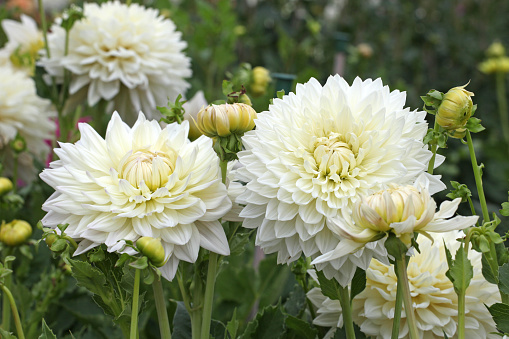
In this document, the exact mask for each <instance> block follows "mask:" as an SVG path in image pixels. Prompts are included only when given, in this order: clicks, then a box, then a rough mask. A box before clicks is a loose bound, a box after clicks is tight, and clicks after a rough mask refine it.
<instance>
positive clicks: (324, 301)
mask: <svg viewBox="0 0 509 339" xmlns="http://www.w3.org/2000/svg"><path fill="white" fill-rule="evenodd" d="M461 237H463V233H462V232H459V231H452V232H447V233H441V234H433V235H432V238H433V239H434V243H433V244H432V243H431V241H430V240H429V239H427V238H426V237H423V236H420V237H419V238H418V240H417V242H418V243H419V248H420V251H421V253H420V254H419V253H416V255H414V256H412V257H411V258H410V261H409V263H408V269H407V272H408V280H409V284H410V293H411V295H412V304H413V305H414V314H415V319H416V323H417V328H418V330H419V336H420V338H424V339H431V338H443V337H444V332H445V333H446V334H447V337H449V338H453V337H454V336H455V335H456V331H457V324H458V317H457V314H458V298H457V296H456V293H455V292H454V287H453V285H452V283H451V281H450V280H449V279H448V278H447V277H446V275H445V272H447V270H448V267H447V259H446V257H445V250H444V242H445V244H446V246H447V248H448V249H449V250H451V253H453V255H454V253H455V252H456V251H457V249H458V247H459V245H460V243H459V242H458V241H456V238H461ZM468 253H469V255H468V257H469V259H470V261H471V263H472V266H473V267H474V276H473V278H472V281H471V282H470V286H469V287H468V289H467V291H466V298H465V300H466V306H465V309H466V319H465V323H466V329H467V333H468V337H469V338H499V337H498V336H496V335H490V334H489V333H490V332H496V328H495V323H494V322H493V319H492V317H491V315H490V313H489V312H488V310H487V308H486V307H485V306H484V305H485V304H486V305H488V306H489V305H492V304H494V303H496V302H500V294H499V293H498V289H497V286H496V285H493V284H490V283H488V282H487V281H486V280H485V279H484V277H483V275H482V272H481V271H482V264H481V254H480V253H478V252H475V251H473V250H471V251H469V252H468ZM366 276H367V281H366V289H365V290H364V291H363V292H362V293H360V294H359V295H357V296H356V297H355V298H354V300H353V309H352V313H353V319H354V322H355V323H356V324H357V325H359V327H360V329H361V331H362V332H364V334H366V335H368V336H371V337H372V338H379V339H388V338H390V337H391V330H392V321H393V318H394V305H395V300H396V281H397V278H396V273H395V272H394V266H392V265H391V266H388V265H385V264H382V263H381V262H379V261H378V260H373V261H372V262H371V264H370V266H369V268H368V270H367V271H366ZM308 297H309V298H310V300H311V301H312V302H313V304H314V305H315V306H316V307H317V308H318V311H317V314H318V316H317V317H316V318H315V320H314V321H313V322H314V323H315V324H317V325H320V326H325V327H333V328H335V327H338V326H342V315H341V305H340V303H339V301H338V300H330V299H329V298H327V297H325V296H323V295H322V294H321V292H320V290H319V289H317V288H316V289H313V290H311V291H310V292H309V294H308ZM330 332H332V331H330ZM399 337H400V338H406V337H408V327H407V325H406V318H405V311H404V306H403V311H402V316H401V327H400V333H399Z"/></svg>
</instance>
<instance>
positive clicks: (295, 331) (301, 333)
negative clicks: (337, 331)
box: [285, 315, 318, 339]
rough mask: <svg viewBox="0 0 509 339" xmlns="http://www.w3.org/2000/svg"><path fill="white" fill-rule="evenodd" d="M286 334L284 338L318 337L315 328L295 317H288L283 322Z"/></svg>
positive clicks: (308, 338) (309, 338) (307, 338)
mask: <svg viewBox="0 0 509 339" xmlns="http://www.w3.org/2000/svg"><path fill="white" fill-rule="evenodd" d="M285 324H286V327H287V328H288V333H287V334H286V337H292V336H293V338H299V339H314V338H316V337H317V336H318V331H317V329H316V328H314V327H313V326H311V324H310V323H308V322H307V321H304V320H301V319H299V318H297V317H294V316H291V315H289V316H288V317H286V320H285Z"/></svg>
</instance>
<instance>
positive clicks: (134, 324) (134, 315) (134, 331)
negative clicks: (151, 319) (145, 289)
mask: <svg viewBox="0 0 509 339" xmlns="http://www.w3.org/2000/svg"><path fill="white" fill-rule="evenodd" d="M140 275H141V270H138V269H136V270H135V273H134V288H133V304H132V311H131V335H130V337H129V338H130V339H137V338H138V300H139V296H140Z"/></svg>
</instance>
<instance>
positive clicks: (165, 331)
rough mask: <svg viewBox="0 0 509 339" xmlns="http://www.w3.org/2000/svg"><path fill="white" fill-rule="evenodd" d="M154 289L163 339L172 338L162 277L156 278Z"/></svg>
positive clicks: (153, 284)
mask: <svg viewBox="0 0 509 339" xmlns="http://www.w3.org/2000/svg"><path fill="white" fill-rule="evenodd" d="M152 289H153V290H154V300H155V303H156V310H157V320H158V322H159V333H160V334H161V339H171V331H170V322H169V321H168V311H167V310H166V303H165V301H164V293H163V284H162V282H161V278H156V279H154V282H153V283H152Z"/></svg>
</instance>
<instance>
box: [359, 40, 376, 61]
mask: <svg viewBox="0 0 509 339" xmlns="http://www.w3.org/2000/svg"><path fill="white" fill-rule="evenodd" d="M357 51H358V52H359V54H360V56H362V57H363V58H366V59H369V58H371V57H372V56H373V48H372V47H371V46H370V45H369V44H367V43H365V42H362V43H360V44H358V45H357Z"/></svg>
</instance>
